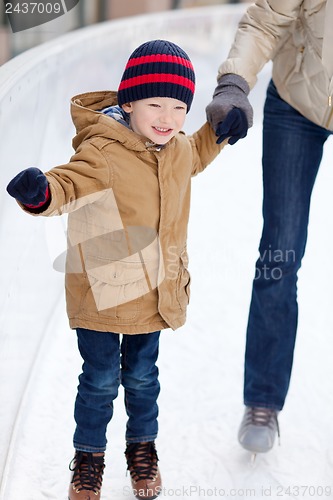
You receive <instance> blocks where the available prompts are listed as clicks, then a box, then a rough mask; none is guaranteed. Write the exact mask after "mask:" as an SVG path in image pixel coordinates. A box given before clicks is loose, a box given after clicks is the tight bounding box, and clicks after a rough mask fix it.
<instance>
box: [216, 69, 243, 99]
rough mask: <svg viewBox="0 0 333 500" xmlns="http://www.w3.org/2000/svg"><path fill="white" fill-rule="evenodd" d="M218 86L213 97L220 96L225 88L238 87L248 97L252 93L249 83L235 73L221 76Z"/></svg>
mask: <svg viewBox="0 0 333 500" xmlns="http://www.w3.org/2000/svg"><path fill="white" fill-rule="evenodd" d="M217 83H218V85H217V87H216V88H215V91H214V94H213V97H215V96H217V95H219V94H220V93H221V91H222V89H224V88H225V87H238V88H239V89H240V90H242V91H243V92H244V94H245V95H246V96H248V95H249V93H250V86H249V84H248V83H247V81H246V80H245V79H244V78H243V77H242V76H239V75H236V74H234V73H228V74H226V75H223V76H221V78H220V79H219V80H218V82H217Z"/></svg>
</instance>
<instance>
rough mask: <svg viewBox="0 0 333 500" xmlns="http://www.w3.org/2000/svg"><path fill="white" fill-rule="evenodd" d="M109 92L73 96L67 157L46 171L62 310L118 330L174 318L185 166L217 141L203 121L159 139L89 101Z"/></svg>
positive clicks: (187, 180)
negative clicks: (60, 247)
mask: <svg viewBox="0 0 333 500" xmlns="http://www.w3.org/2000/svg"><path fill="white" fill-rule="evenodd" d="M115 104H117V96H116V93H115V92H95V93H87V94H82V95H78V96H75V97H74V98H73V99H72V102H71V114H72V118H73V122H74V124H75V127H76V132H77V134H76V136H75V138H74V139H73V147H74V149H75V154H74V156H73V157H72V158H71V160H70V162H69V163H68V164H65V165H60V166H58V167H55V168H53V169H52V170H50V171H49V172H47V173H46V176H47V179H48V182H49V185H50V191H51V204H50V206H49V207H48V208H47V209H46V210H45V211H44V212H42V213H41V214H40V215H44V216H51V215H60V214H63V213H69V215H68V251H67V261H66V299H67V312H68V316H69V321H70V326H71V327H72V328H77V327H81V328H88V329H92V330H97V331H110V332H116V333H125V334H137V333H149V332H153V331H157V330H160V329H163V328H167V327H171V328H172V329H176V328H178V327H180V326H181V325H183V324H184V322H185V316H186V307H187V305H188V301H189V282H190V276H189V272H188V269H187V264H188V257H187V252H186V236H187V225H188V218H189V210H190V191H191V176H193V175H196V174H197V173H199V172H201V171H202V170H203V169H204V168H205V167H206V166H207V165H208V164H209V163H210V162H211V161H212V160H213V159H214V158H215V157H216V156H217V154H218V153H219V151H220V150H221V149H222V147H223V145H222V146H221V145H217V144H216V136H215V134H214V132H213V131H212V129H211V127H210V126H209V125H208V124H207V123H206V124H204V125H203V127H202V128H201V129H200V130H199V131H197V132H196V133H194V134H193V135H192V136H186V135H185V134H184V133H182V132H181V133H179V134H177V136H176V137H174V138H173V139H172V140H171V141H169V143H168V144H167V145H166V146H164V147H163V148H159V147H157V146H156V145H153V144H150V143H148V142H146V141H147V139H145V138H143V137H141V136H139V135H137V134H136V133H134V132H133V131H132V130H130V129H129V128H127V127H126V126H124V125H123V124H121V123H119V122H118V121H116V120H115V119H113V118H111V117H110V116H107V115H105V114H103V113H100V112H98V110H101V109H103V108H104V107H107V106H111V105H115Z"/></svg>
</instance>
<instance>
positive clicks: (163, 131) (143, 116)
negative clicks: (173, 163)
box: [122, 97, 187, 144]
mask: <svg viewBox="0 0 333 500" xmlns="http://www.w3.org/2000/svg"><path fill="white" fill-rule="evenodd" d="M122 107H123V109H124V111H126V113H130V120H131V128H132V130H133V131H134V132H135V133H137V134H139V135H143V136H144V137H147V138H148V139H149V140H150V141H152V142H154V143H156V144H166V143H167V142H168V141H170V139H172V137H174V136H175V135H176V134H177V133H178V132H179V131H180V130H181V129H182V127H183V125H184V122H185V117H186V111H187V106H186V104H185V103H184V102H182V101H178V99H173V98H171V97H152V98H149V99H140V100H139V101H134V102H130V103H128V104H123V106H122Z"/></svg>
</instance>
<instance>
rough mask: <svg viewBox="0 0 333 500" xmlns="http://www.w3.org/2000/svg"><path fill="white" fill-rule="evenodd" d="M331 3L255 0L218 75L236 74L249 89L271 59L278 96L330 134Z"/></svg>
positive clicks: (332, 117)
mask: <svg viewBox="0 0 333 500" xmlns="http://www.w3.org/2000/svg"><path fill="white" fill-rule="evenodd" d="M332 4H333V1H332V0H328V2H327V6H326V1H325V0H257V1H256V2H255V3H254V4H253V5H251V6H250V7H249V8H248V9H247V12H246V13H245V15H244V16H243V17H242V19H241V21H240V24H239V28H238V31H237V33H236V37H235V41H234V44H233V46H232V48H231V50H230V53H229V56H228V59H227V60H226V61H225V62H224V63H223V64H222V65H221V66H220V68H219V77H220V76H222V75H223V74H227V73H236V74H238V75H241V76H243V77H244V78H245V80H246V81H247V82H248V84H249V85H250V87H251V88H252V87H253V86H254V85H255V83H256V78H257V74H258V73H259V71H260V70H261V69H262V67H263V66H264V64H265V63H266V62H267V61H269V60H272V61H273V81H274V83H275V85H276V87H277V90H278V92H279V94H280V96H281V97H282V98H283V99H284V100H285V101H286V102H288V103H289V104H290V105H291V106H293V107H294V108H295V109H297V110H298V111H299V112H300V113H301V114H302V115H304V116H305V117H306V118H308V119H310V120H311V121H313V122H314V123H316V124H317V125H320V126H322V127H325V128H327V129H329V130H333V102H332V101H333V99H332V94H333V5H332ZM323 39H324V40H325V43H326V44H327V45H326V46H327V47H328V51H326V52H325V54H322V47H323Z"/></svg>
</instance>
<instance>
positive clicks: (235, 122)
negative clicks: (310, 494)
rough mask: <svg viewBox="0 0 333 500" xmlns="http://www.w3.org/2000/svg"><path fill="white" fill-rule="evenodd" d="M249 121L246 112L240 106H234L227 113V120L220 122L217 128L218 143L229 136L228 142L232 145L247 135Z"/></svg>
mask: <svg viewBox="0 0 333 500" xmlns="http://www.w3.org/2000/svg"><path fill="white" fill-rule="evenodd" d="M248 128H249V126H248V122H247V118H246V114H245V113H244V111H242V110H241V109H239V108H233V109H232V110H231V111H229V113H228V114H227V116H226V118H225V120H223V122H220V123H219V124H218V126H217V129H216V135H217V136H218V139H217V141H216V143H217V144H221V142H222V141H224V139H226V138H227V137H229V141H228V143H229V144H230V145H231V146H232V145H233V144H235V143H236V142H237V141H238V140H239V139H243V138H244V137H246V135H247V130H248Z"/></svg>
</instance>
